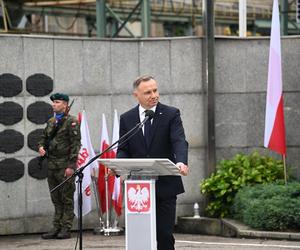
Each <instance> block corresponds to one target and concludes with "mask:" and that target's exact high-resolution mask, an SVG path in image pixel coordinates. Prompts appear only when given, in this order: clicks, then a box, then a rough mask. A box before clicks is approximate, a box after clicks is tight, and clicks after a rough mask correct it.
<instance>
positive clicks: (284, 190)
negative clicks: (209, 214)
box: [232, 182, 300, 231]
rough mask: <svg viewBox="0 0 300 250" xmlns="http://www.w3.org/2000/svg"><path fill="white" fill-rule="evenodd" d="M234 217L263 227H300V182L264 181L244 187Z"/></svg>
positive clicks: (276, 228)
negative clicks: (266, 182) (270, 182)
mask: <svg viewBox="0 0 300 250" xmlns="http://www.w3.org/2000/svg"><path fill="white" fill-rule="evenodd" d="M232 209H233V215H234V218H236V219H238V220H241V221H243V222H244V223H245V224H246V225H249V226H251V227H253V228H256V229H260V230H270V231H273V230H277V231H284V230H299V229H300V183H299V182H293V183H289V184H288V185H282V184H281V185H280V184H262V185H256V186H252V187H250V186H248V187H244V188H242V189H240V190H239V191H238V193H237V194H236V196H235V198H234V204H233V206H232Z"/></svg>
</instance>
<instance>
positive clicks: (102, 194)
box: [98, 114, 115, 213]
mask: <svg viewBox="0 0 300 250" xmlns="http://www.w3.org/2000/svg"><path fill="white" fill-rule="evenodd" d="M108 147H109V138H108V131H107V124H106V118H105V115H104V114H102V133H101V145H100V152H103V151H104V150H105V149H107V148H108ZM111 154H112V153H111V151H108V152H106V153H104V154H103V155H102V156H101V158H111ZM106 174H107V168H106V167H105V166H104V165H103V164H99V175H98V192H99V198H100V205H101V211H102V213H105V212H106V191H105V190H106V189H105V175H106ZM114 178H115V177H114V176H112V175H109V176H108V208H110V197H111V195H112V192H113V188H114Z"/></svg>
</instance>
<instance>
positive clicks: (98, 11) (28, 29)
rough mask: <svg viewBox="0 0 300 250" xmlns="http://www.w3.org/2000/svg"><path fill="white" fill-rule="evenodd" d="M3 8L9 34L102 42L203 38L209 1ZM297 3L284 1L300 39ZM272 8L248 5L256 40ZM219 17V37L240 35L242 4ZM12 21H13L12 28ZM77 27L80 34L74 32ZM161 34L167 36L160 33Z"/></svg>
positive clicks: (19, 1) (17, 3)
mask: <svg viewBox="0 0 300 250" xmlns="http://www.w3.org/2000/svg"><path fill="white" fill-rule="evenodd" d="M1 2H3V3H4V5H6V7H7V9H8V11H7V13H6V14H2V16H3V15H4V16H5V18H2V20H3V21H2V27H3V28H5V27H4V24H5V23H6V26H7V29H5V31H6V32H19V33H52V34H56V33H60V34H64V33H65V34H69V35H83V36H98V37H120V36H126V37H149V36H174V35H202V33H203V32H202V29H203V25H202V21H203V20H202V12H203V8H202V5H203V3H204V0H14V1H9V0H6V1H5V0H1ZM1 2H0V5H1ZM295 2H296V0H280V4H281V13H282V23H283V25H282V29H283V30H282V32H283V34H297V33H300V31H299V24H297V22H296V5H295ZM271 8H272V0H264V1H261V0H247V30H248V33H249V32H251V34H252V35H258V33H260V34H262V35H265V34H268V33H269V29H270V20H271ZM1 13H4V12H3V11H2V12H1ZM0 15H1V14H0ZM214 15H215V24H216V34H224V35H238V30H239V0H215V1H214ZM9 17H10V19H11V20H12V22H11V23H10V24H9V22H8V20H9ZM24 17H26V20H25V21H24ZM21 21H23V23H22V22H21ZM26 21H27V22H26ZM51 22H52V24H51ZM62 23H65V25H62ZM0 25H1V20H0ZM47 25H48V27H46V26H47ZM76 25H77V28H74V27H75V26H76ZM80 25H81V26H80ZM79 26H80V27H79ZM159 29H161V30H163V31H161V32H158V31H159ZM226 29H227V30H229V31H227V30H226Z"/></svg>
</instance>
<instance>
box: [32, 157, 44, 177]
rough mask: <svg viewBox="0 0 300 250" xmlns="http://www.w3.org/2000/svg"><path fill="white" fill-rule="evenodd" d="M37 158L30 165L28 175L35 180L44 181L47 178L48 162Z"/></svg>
mask: <svg viewBox="0 0 300 250" xmlns="http://www.w3.org/2000/svg"><path fill="white" fill-rule="evenodd" d="M40 159H41V158H40V157H36V158H34V159H32V160H30V162H29V163H28V174H29V175H30V176H31V177H32V178H35V179H38V180H42V179H45V178H47V174H48V172H47V162H46V161H45V160H44V161H42V160H40Z"/></svg>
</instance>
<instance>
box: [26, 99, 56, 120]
mask: <svg viewBox="0 0 300 250" xmlns="http://www.w3.org/2000/svg"><path fill="white" fill-rule="evenodd" d="M52 115H53V111H52V107H51V105H50V104H49V103H46V102H35V103H32V104H30V105H29V106H28V108H27V119H28V120H29V121H31V122H33V123H35V124H43V123H45V122H47V121H48V119H49V118H50V117H51V116H52Z"/></svg>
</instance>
